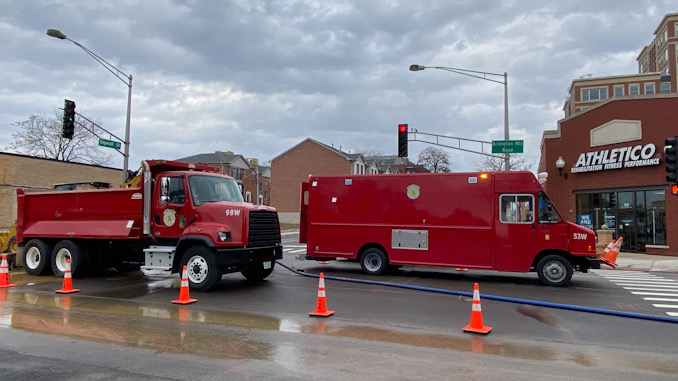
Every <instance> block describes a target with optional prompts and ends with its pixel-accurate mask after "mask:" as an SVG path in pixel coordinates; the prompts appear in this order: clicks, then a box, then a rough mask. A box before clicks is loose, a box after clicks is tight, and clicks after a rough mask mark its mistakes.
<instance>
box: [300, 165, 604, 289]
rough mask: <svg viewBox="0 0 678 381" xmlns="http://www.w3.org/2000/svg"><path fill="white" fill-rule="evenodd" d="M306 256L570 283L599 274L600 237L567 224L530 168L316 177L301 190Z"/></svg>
mask: <svg viewBox="0 0 678 381" xmlns="http://www.w3.org/2000/svg"><path fill="white" fill-rule="evenodd" d="M299 240H300V242H301V243H306V244H307V254H306V259H310V260H318V261H326V260H332V259H340V258H341V259H347V260H352V261H358V262H360V265H361V266H362V269H363V271H364V272H365V273H367V274H375V275H378V274H382V273H384V272H385V271H386V270H387V269H389V267H391V268H393V267H399V266H402V265H420V266H443V267H457V268H459V267H461V268H470V269H481V270H498V271H512V272H531V271H532V272H536V273H537V275H538V277H539V280H540V281H541V282H542V283H543V284H546V285H552V286H565V285H567V284H568V283H569V282H570V279H571V277H572V273H573V271H582V272H587V271H588V269H591V268H599V267H600V262H599V259H598V257H597V255H596V251H595V246H596V242H595V233H594V232H593V231H592V230H590V229H587V228H585V227H582V226H579V225H576V224H574V223H571V222H566V221H564V220H563V219H562V217H561V216H560V214H559V213H558V211H557V210H556V208H555V206H554V205H553V204H552V203H551V201H550V199H549V197H548V195H547V194H546V193H545V192H544V190H543V188H542V187H541V185H540V184H539V182H538V181H537V179H536V178H535V176H534V175H533V174H532V173H531V172H526V171H516V172H489V173H419V174H382V175H358V176H337V175H332V176H316V175H311V176H309V182H308V183H306V182H304V183H302V188H301V220H300V238H299Z"/></svg>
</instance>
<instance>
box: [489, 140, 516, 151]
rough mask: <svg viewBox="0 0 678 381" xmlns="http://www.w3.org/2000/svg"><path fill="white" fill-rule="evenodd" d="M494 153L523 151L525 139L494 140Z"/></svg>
mask: <svg viewBox="0 0 678 381" xmlns="http://www.w3.org/2000/svg"><path fill="white" fill-rule="evenodd" d="M492 153H523V141H522V140H493V141H492Z"/></svg>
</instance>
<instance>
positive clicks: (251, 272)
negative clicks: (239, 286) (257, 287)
mask: <svg viewBox="0 0 678 381" xmlns="http://www.w3.org/2000/svg"><path fill="white" fill-rule="evenodd" d="M270 263H271V267H269V268H264V263H263V262H260V263H254V264H251V265H249V266H248V267H247V268H246V269H244V270H242V271H241V272H240V273H241V274H242V275H243V276H244V277H245V278H247V280H251V281H255V282H256V281H260V280H264V279H266V277H268V276H269V275H271V273H272V272H273V267H274V266H275V261H271V262H270Z"/></svg>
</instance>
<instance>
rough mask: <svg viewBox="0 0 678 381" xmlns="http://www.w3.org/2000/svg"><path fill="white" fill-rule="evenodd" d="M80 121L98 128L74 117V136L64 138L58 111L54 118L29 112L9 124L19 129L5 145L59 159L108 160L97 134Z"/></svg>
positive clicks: (98, 161) (99, 161) (25, 152)
mask: <svg viewBox="0 0 678 381" xmlns="http://www.w3.org/2000/svg"><path fill="white" fill-rule="evenodd" d="M80 124H84V125H85V126H87V128H89V129H90V130H94V129H95V128H97V127H96V126H94V125H93V124H92V123H90V122H88V121H86V120H84V119H82V118H76V127H75V134H74V135H73V139H66V138H63V137H61V128H62V113H61V111H56V112H55V117H54V118H47V117H46V116H45V115H43V114H40V115H30V116H29V117H28V119H27V120H24V121H21V122H15V123H12V124H11V125H12V126H15V127H18V128H19V132H16V133H13V134H12V138H13V139H14V141H13V142H12V143H11V144H10V145H8V146H7V147H5V149H6V150H10V151H14V152H17V153H21V154H24V155H30V156H36V157H42V158H48V159H56V160H61V161H71V162H77V163H86V164H95V165H106V164H108V163H109V162H110V161H111V155H110V154H107V153H103V152H101V150H100V149H99V145H98V138H97V137H96V135H94V134H93V133H92V132H90V131H88V130H87V129H85V128H83V127H82V126H80Z"/></svg>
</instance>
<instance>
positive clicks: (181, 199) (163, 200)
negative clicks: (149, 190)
mask: <svg viewBox="0 0 678 381" xmlns="http://www.w3.org/2000/svg"><path fill="white" fill-rule="evenodd" d="M156 184H159V186H157V187H156V188H157V189H156V194H155V197H154V200H155V201H154V207H153V217H152V220H153V235H154V236H155V237H158V238H163V237H167V238H177V237H180V236H181V235H182V233H183V231H184V228H185V227H186V216H187V214H188V213H189V212H190V211H189V209H190V208H189V207H188V205H186V190H185V189H186V188H185V186H184V176H162V177H159V178H158V179H157V181H156Z"/></svg>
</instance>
